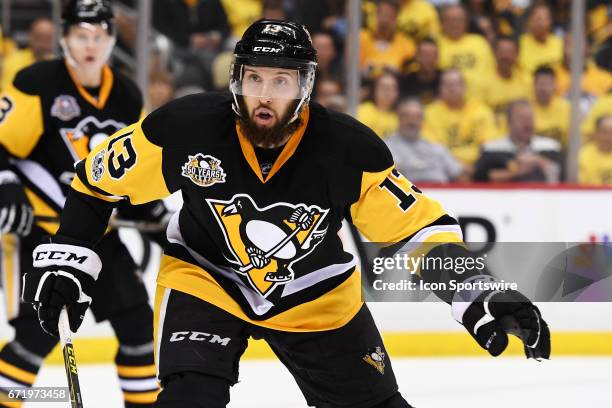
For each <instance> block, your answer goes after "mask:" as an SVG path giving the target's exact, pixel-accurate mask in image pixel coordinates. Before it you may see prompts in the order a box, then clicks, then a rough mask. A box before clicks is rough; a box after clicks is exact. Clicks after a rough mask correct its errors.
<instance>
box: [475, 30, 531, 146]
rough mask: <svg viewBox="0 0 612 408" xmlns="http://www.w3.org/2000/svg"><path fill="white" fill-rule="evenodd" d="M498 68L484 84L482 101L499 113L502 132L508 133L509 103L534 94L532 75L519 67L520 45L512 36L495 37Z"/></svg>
mask: <svg viewBox="0 0 612 408" xmlns="http://www.w3.org/2000/svg"><path fill="white" fill-rule="evenodd" d="M494 53H495V70H494V71H493V73H492V74H491V75H490V76H489V78H487V79H486V80H485V81H483V83H482V87H481V90H480V92H479V95H480V98H481V99H482V101H483V102H484V103H485V104H487V106H488V107H489V108H491V109H492V110H493V112H494V113H495V123H496V126H497V128H498V135H499V136H500V137H501V136H504V135H506V133H507V131H508V129H507V121H506V106H507V105H508V104H509V103H510V102H512V101H515V100H518V99H527V98H529V97H530V96H531V94H532V83H531V81H530V80H529V77H528V76H527V75H526V74H525V72H523V70H521V69H520V68H519V67H518V64H517V59H518V44H517V42H516V41H515V40H514V39H513V38H512V37H504V36H502V37H499V38H497V39H496V40H495V46H494Z"/></svg>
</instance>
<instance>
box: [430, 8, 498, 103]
mask: <svg viewBox="0 0 612 408" xmlns="http://www.w3.org/2000/svg"><path fill="white" fill-rule="evenodd" d="M467 24H468V21H467V15H466V12H465V9H464V8H463V7H462V6H460V5H450V6H445V7H444V8H443V9H442V35H441V36H440V38H439V39H438V45H439V47H440V68H441V69H449V68H456V69H459V70H460V71H461V72H462V73H463V76H464V78H465V80H466V81H467V84H468V88H469V89H468V91H469V93H470V94H473V92H474V91H475V90H476V89H479V85H480V81H481V80H482V78H486V77H488V76H489V75H491V72H493V70H494V59H493V53H492V52H491V47H490V45H489V43H488V42H487V41H486V40H485V39H484V38H483V37H482V36H480V35H478V34H469V33H467Z"/></svg>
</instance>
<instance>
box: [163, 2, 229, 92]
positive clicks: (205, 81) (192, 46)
mask: <svg viewBox="0 0 612 408" xmlns="http://www.w3.org/2000/svg"><path fill="white" fill-rule="evenodd" d="M153 7H154V8H153V25H154V27H155V28H156V29H157V30H159V31H160V32H161V33H163V34H164V35H166V36H167V37H168V38H170V40H172V42H173V43H174V45H175V50H174V57H176V61H178V62H180V66H179V67H178V68H177V69H176V71H175V73H176V75H177V84H179V85H185V84H194V85H199V86H203V87H205V88H207V89H210V88H212V76H211V67H212V64H213V61H214V59H215V56H216V55H217V53H219V51H220V50H221V49H222V47H223V43H224V41H225V39H226V38H227V36H228V35H229V25H228V20H227V15H226V14H225V11H224V8H223V6H222V5H221V2H220V0H191V1H184V0H167V1H155V2H153ZM176 61H175V62H176Z"/></svg>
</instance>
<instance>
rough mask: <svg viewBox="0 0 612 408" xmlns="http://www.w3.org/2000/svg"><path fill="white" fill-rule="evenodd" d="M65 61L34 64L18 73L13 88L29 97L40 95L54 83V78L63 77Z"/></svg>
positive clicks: (56, 60) (57, 60)
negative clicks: (62, 71)
mask: <svg viewBox="0 0 612 408" xmlns="http://www.w3.org/2000/svg"><path fill="white" fill-rule="evenodd" d="M63 64H64V61H63V60H59V59H55V60H51V61H41V62H37V63H35V64H32V65H30V66H28V67H26V68H24V69H22V70H21V71H19V72H18V73H17V75H16V76H15V79H14V80H13V86H15V88H17V89H18V90H20V91H21V92H23V93H26V94H29V95H40V94H42V93H43V92H44V91H45V90H47V89H48V88H49V85H50V84H52V83H53V78H57V77H58V75H61V74H60V72H61V70H62V69H63Z"/></svg>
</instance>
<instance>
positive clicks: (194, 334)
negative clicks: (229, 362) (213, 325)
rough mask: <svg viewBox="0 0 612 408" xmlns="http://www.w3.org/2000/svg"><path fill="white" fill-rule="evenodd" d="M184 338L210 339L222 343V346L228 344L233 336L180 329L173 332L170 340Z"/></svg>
mask: <svg viewBox="0 0 612 408" xmlns="http://www.w3.org/2000/svg"><path fill="white" fill-rule="evenodd" d="M190 333H191V334H190ZM183 340H191V341H208V342H209V343H217V344H221V345H222V346H227V344H228V343H229V342H230V340H231V338H229V337H225V338H221V336H219V335H217V334H210V333H202V332H197V331H178V332H174V333H172V336H171V337H170V342H175V341H183Z"/></svg>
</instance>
